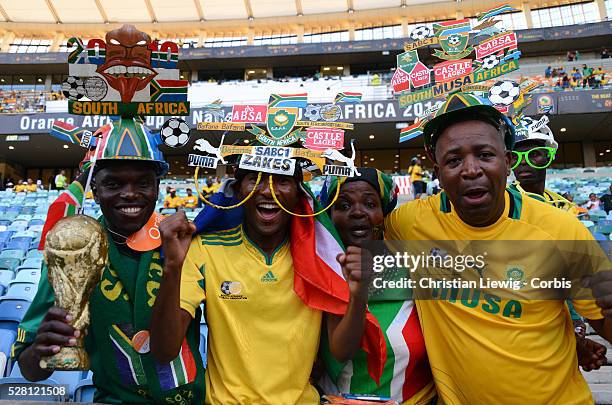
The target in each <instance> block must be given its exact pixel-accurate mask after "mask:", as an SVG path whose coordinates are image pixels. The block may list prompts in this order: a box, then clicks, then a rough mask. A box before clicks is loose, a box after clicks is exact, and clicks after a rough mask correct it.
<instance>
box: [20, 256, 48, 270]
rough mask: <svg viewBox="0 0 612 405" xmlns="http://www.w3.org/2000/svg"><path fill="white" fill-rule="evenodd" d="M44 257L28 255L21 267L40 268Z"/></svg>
mask: <svg viewBox="0 0 612 405" xmlns="http://www.w3.org/2000/svg"><path fill="white" fill-rule="evenodd" d="M42 261H43V260H42V257H27V258H26V259H25V260H24V261H23V263H21V266H19V268H24V269H40V268H41V266H42Z"/></svg>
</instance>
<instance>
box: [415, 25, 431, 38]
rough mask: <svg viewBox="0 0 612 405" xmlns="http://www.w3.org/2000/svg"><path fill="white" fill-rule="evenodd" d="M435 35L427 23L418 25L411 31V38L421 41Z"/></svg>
mask: <svg viewBox="0 0 612 405" xmlns="http://www.w3.org/2000/svg"><path fill="white" fill-rule="evenodd" d="M431 37H433V31H432V29H431V28H429V27H428V26H427V25H417V26H416V27H414V29H413V30H412V31H411V32H410V39H412V40H413V41H420V40H421V39H425V38H431Z"/></svg>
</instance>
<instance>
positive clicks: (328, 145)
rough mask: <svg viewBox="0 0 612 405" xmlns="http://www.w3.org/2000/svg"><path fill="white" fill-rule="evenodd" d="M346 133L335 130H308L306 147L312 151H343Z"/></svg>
mask: <svg viewBox="0 0 612 405" xmlns="http://www.w3.org/2000/svg"><path fill="white" fill-rule="evenodd" d="M343 146H344V131H343V130H342V129H334V128H320V127H318V128H317V127H315V128H308V129H307V130H306V147H307V148H308V149H312V150H325V149H342V148H343Z"/></svg>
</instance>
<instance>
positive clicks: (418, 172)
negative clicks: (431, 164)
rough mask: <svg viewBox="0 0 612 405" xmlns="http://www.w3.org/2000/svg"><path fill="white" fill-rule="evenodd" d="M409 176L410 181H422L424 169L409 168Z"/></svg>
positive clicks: (415, 166) (418, 167) (417, 167)
mask: <svg viewBox="0 0 612 405" xmlns="http://www.w3.org/2000/svg"><path fill="white" fill-rule="evenodd" d="M408 174H409V175H410V181H411V182H413V183H414V182H415V181H421V180H423V169H422V168H421V166H419V165H414V166H410V167H409V168H408Z"/></svg>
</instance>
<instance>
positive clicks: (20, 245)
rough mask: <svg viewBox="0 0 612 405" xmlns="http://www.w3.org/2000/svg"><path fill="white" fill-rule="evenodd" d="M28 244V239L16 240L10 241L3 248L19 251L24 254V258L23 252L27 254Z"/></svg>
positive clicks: (29, 240)
mask: <svg viewBox="0 0 612 405" xmlns="http://www.w3.org/2000/svg"><path fill="white" fill-rule="evenodd" d="M30 242H31V239H30V238H28V240H25V239H22V238H19V239H17V240H14V239H11V240H10V241H9V242H8V243H7V244H6V246H5V247H4V249H15V250H21V251H23V252H24V257H25V252H27V251H28V250H29V249H30Z"/></svg>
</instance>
